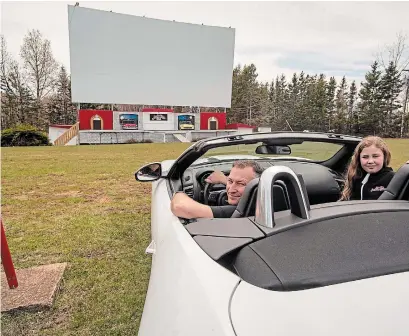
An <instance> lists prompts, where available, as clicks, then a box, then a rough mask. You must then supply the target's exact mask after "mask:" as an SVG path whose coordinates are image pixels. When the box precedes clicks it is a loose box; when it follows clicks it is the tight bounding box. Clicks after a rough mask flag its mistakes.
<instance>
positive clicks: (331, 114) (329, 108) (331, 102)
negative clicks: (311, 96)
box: [325, 77, 337, 131]
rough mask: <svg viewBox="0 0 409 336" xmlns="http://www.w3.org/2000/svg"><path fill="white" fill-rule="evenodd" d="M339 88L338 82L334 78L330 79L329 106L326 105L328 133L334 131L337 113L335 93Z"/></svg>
mask: <svg viewBox="0 0 409 336" xmlns="http://www.w3.org/2000/svg"><path fill="white" fill-rule="evenodd" d="M336 88H337V81H336V80H335V78H334V77H331V78H330V79H329V83H328V85H327V92H326V97H327V104H326V107H327V108H326V124H327V125H326V126H327V127H326V129H325V130H326V131H330V130H332V129H333V119H334V113H335V91H336Z"/></svg>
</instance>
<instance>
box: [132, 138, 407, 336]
mask: <svg viewBox="0 0 409 336" xmlns="http://www.w3.org/2000/svg"><path fill="white" fill-rule="evenodd" d="M360 140H361V139H360V138H357V137H352V136H347V135H337V134H325V133H312V132H298V133H297V132H290V133H283V132H278V133H253V134H238V135H233V136H224V137H218V138H212V139H206V140H201V141H198V142H196V143H194V144H193V145H192V146H191V147H190V148H188V149H187V150H186V151H185V152H184V153H183V154H181V156H180V157H179V158H178V159H177V160H173V161H164V162H161V163H158V162H156V163H151V164H148V165H146V166H144V167H142V168H141V169H140V170H138V171H137V172H136V173H135V177H136V179H137V180H138V181H145V182H147V181H154V183H153V184H152V233H151V234H152V242H151V244H150V245H149V246H148V248H147V252H149V253H152V255H153V256H152V257H153V258H152V270H151V276H150V281H149V288H148V292H147V296H146V301H145V306H144V311H143V315H142V319H141V324H140V329H139V335H140V336H165V335H186V336H193V335H196V336H199V335H200V336H210V335H217V336H251V335H257V336H267V335H268V336H271V335H274V336H276V335H277V336H283V335H292V336H294V335H303V336H307V335H308V336H310V335H311V336H319V335H322V336H329V335H331V336H338V335H339V336H353V335H356V336H358V335H359V336H363V335H368V336H375V335H379V336H385V335H395V336H398V335H401V336H408V335H409V165H405V166H402V167H401V168H400V169H399V170H398V171H397V172H396V174H395V176H394V178H393V180H392V181H391V183H390V184H389V186H388V188H387V189H386V190H385V191H384V193H383V194H382V196H381V197H380V199H379V200H377V201H348V202H337V200H338V199H339V196H340V188H342V183H343V178H342V174H343V173H344V171H345V169H346V167H347V164H348V162H349V160H350V158H351V155H352V153H353V150H354V148H355V147H356V145H357V144H358V143H359V141H360ZM237 159H255V160H259V161H258V162H259V163H260V164H261V165H262V166H263V168H264V169H265V170H264V172H263V174H262V175H261V177H260V178H259V179H255V180H253V181H251V182H250V183H249V184H248V185H247V187H246V190H245V192H244V194H243V196H242V198H241V200H240V203H239V204H238V206H237V209H236V211H235V212H234V214H233V216H232V218H227V219H199V220H185V219H182V218H178V217H176V216H174V215H173V214H172V212H171V209H170V200H171V198H172V195H173V193H174V192H175V191H179V190H183V191H184V192H185V193H186V194H188V195H189V196H190V197H192V198H193V199H195V200H197V201H199V202H203V203H206V204H210V205H212V204H213V205H217V204H218V205H222V204H225V202H226V192H225V187H224V186H223V185H208V184H207V183H206V182H204V181H205V178H206V177H207V176H208V175H209V174H210V173H211V172H212V171H214V170H220V171H223V172H224V173H225V174H228V173H229V171H230V169H231V167H232V163H233V161H235V160H237Z"/></svg>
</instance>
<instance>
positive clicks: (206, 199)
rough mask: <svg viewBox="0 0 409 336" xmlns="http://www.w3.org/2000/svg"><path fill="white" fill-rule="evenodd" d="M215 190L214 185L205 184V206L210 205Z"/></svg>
mask: <svg viewBox="0 0 409 336" xmlns="http://www.w3.org/2000/svg"><path fill="white" fill-rule="evenodd" d="M212 190H213V183H209V182H205V185H204V189H203V198H204V204H206V205H209V195H210V192H211V191H212Z"/></svg>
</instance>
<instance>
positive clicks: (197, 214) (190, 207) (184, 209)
mask: <svg viewBox="0 0 409 336" xmlns="http://www.w3.org/2000/svg"><path fill="white" fill-rule="evenodd" d="M170 208H171V210H172V212H173V214H174V215H175V216H177V217H182V218H186V219H191V218H213V211H212V209H211V208H210V207H209V206H208V205H204V204H201V203H199V202H196V201H195V200H193V199H191V198H190V197H189V196H188V195H186V194H184V193H176V194H175V195H174V196H173V199H172V202H171V203H170Z"/></svg>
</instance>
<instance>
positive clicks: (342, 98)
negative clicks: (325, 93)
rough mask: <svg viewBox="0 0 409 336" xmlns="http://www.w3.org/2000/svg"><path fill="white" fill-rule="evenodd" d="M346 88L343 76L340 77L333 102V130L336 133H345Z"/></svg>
mask: <svg viewBox="0 0 409 336" xmlns="http://www.w3.org/2000/svg"><path fill="white" fill-rule="evenodd" d="M347 90H348V88H347V82H346V79H345V76H344V77H342V80H341V83H340V84H339V86H338V90H337V96H336V101H335V109H336V110H335V120H334V129H335V132H337V133H346V131H347V130H346V127H345V126H346V122H347V117H348V91H347Z"/></svg>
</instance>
